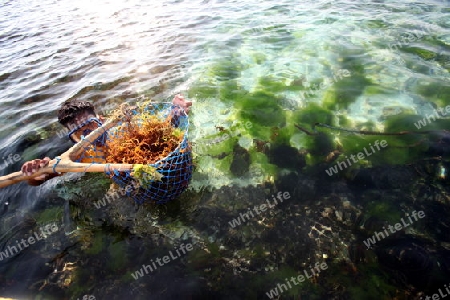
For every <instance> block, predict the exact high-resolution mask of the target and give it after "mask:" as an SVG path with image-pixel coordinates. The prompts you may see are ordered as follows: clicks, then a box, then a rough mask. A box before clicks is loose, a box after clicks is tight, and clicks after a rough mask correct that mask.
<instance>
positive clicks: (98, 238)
mask: <svg viewBox="0 0 450 300" xmlns="http://www.w3.org/2000/svg"><path fill="white" fill-rule="evenodd" d="M91 243H92V244H91V245H90V247H88V248H87V249H86V250H85V252H86V253H87V254H91V255H96V254H99V253H100V252H101V251H102V250H103V246H104V236H103V234H102V233H101V232H95V233H94V237H93V239H92V240H91Z"/></svg>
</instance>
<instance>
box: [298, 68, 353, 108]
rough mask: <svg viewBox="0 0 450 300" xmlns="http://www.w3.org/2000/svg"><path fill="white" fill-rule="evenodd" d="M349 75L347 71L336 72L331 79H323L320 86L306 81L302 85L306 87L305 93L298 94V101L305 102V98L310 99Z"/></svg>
mask: <svg viewBox="0 0 450 300" xmlns="http://www.w3.org/2000/svg"><path fill="white" fill-rule="evenodd" d="M350 76H351V73H350V71H349V70H347V69H342V70H338V71H337V72H336V73H335V74H333V76H332V77H331V78H328V77H326V78H324V80H323V81H322V82H321V83H320V84H311V83H309V82H308V81H306V82H305V83H304V86H305V87H307V90H306V91H302V92H300V100H302V101H305V99H306V97H311V96H314V95H316V94H317V93H318V92H320V91H323V90H326V89H327V88H329V87H330V86H332V85H333V84H334V83H336V82H338V81H340V80H342V79H343V78H346V77H350Z"/></svg>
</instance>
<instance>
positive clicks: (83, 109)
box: [58, 100, 101, 142]
mask: <svg viewBox="0 0 450 300" xmlns="http://www.w3.org/2000/svg"><path fill="white" fill-rule="evenodd" d="M58 122H59V123H60V124H61V125H63V126H64V127H66V128H67V129H68V130H69V137H70V139H71V140H72V141H74V142H78V141H80V139H81V136H82V135H87V134H89V133H90V132H91V131H93V130H95V129H96V128H98V127H99V126H101V121H100V119H99V117H98V116H97V114H96V113H95V109H94V105H92V103H90V102H87V101H80V100H71V101H66V102H64V103H63V104H62V105H61V108H60V109H59V111H58Z"/></svg>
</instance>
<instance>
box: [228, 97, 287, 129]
mask: <svg viewBox="0 0 450 300" xmlns="http://www.w3.org/2000/svg"><path fill="white" fill-rule="evenodd" d="M280 100H281V99H279V98H277V96H275V94H273V93H270V92H255V93H250V94H247V95H245V97H243V98H241V99H240V101H239V103H236V104H235V106H236V107H237V108H238V109H240V114H239V116H240V118H241V120H242V121H250V122H251V123H252V124H253V125H259V126H265V127H274V126H280V125H282V124H283V123H284V122H285V114H284V111H283V109H282V108H281V107H280V106H279V105H278V103H279V102H280ZM255 127H256V126H253V127H252V128H251V129H250V130H249V131H250V132H252V133H253V132H254V131H253V130H252V129H253V128H255Z"/></svg>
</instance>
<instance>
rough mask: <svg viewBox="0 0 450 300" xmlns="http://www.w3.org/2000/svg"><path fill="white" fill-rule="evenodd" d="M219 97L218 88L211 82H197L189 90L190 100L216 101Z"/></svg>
mask: <svg viewBox="0 0 450 300" xmlns="http://www.w3.org/2000/svg"><path fill="white" fill-rule="evenodd" d="M217 95H218V87H217V85H216V84H215V83H213V82H210V81H206V82H205V81H200V82H196V83H194V84H193V85H191V87H190V88H189V91H188V93H187V96H188V98H191V99H192V98H198V99H214V98H216V97H217Z"/></svg>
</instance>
